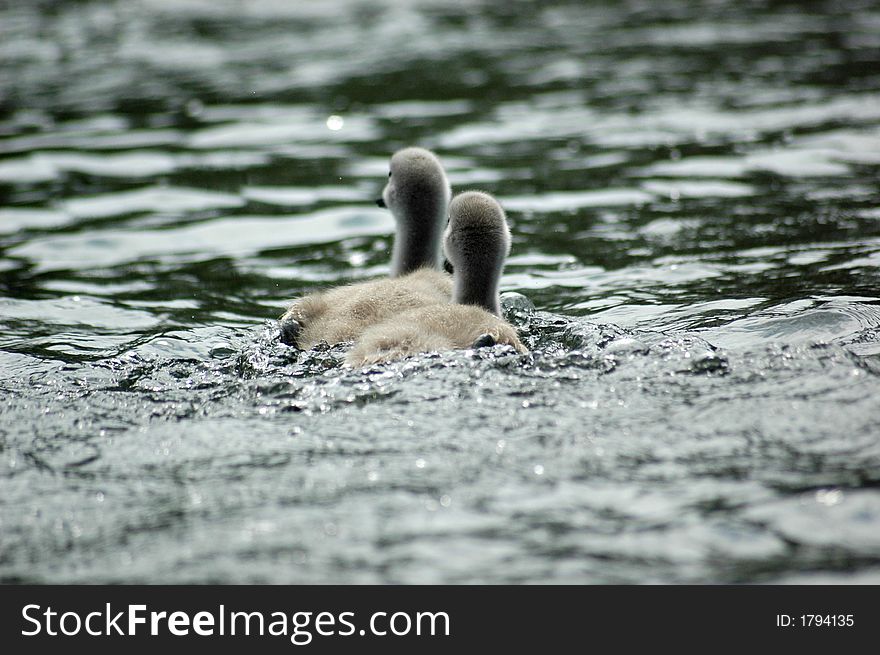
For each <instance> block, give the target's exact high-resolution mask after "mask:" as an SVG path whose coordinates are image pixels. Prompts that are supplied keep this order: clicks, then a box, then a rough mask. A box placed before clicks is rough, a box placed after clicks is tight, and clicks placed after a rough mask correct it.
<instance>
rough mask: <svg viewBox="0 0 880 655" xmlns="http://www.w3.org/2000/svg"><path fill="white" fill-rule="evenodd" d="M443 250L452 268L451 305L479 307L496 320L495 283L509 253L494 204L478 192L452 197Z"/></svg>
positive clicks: (502, 221)
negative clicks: (491, 314) (493, 315)
mask: <svg viewBox="0 0 880 655" xmlns="http://www.w3.org/2000/svg"><path fill="white" fill-rule="evenodd" d="M443 249H444V251H445V253H446V258H447V259H448V260H449V262H450V263H451V264H452V267H453V274H452V279H453V283H452V287H453V288H452V300H453V302H456V303H459V304H461V305H479V306H480V307H482V308H483V309H486V310H487V311H490V312H492V313H493V314H495V315H497V316H500V315H501V303H500V300H499V298H498V281H499V279H500V278H501V271H502V269H503V268H504V259H505V257H507V254H508V253H509V252H510V228H508V227H507V217H506V216H505V215H504V210H503V209H501V205H499V204H498V201H496V200H495V198H493V197H492V196H490V195H489V194H488V193H483V192H482V191H466V192H465V193H461V194H459V195H457V196H455V198H453V199H452V202H451V203H450V204H449V224H448V225H447V226H446V232H445V234H444V239H443Z"/></svg>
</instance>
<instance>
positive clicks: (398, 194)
mask: <svg viewBox="0 0 880 655" xmlns="http://www.w3.org/2000/svg"><path fill="white" fill-rule="evenodd" d="M390 168H391V171H390V173H389V177H388V182H387V184H386V185H385V188H384V190H383V192H382V197H381V198H380V199H379V200H377V204H378V205H379V206H380V207H387V208H388V209H390V210H391V213H392V215H393V216H394V220H395V223H396V230H395V236H394V247H393V250H392V261H391V277H390V278H386V279H381V280H372V281H368V282H361V283H356V284H350V285H346V286H342V287H337V288H335V289H330V290H328V291H324V292H319V293H315V294H311V295H308V296H306V297H304V298H301V299H299V300H297V301H296V302H294V303H293V304H292V305H291V306H290V308H289V309H288V310H287V311H286V312H285V313H284V315H283V316H282V317H281V319H280V320H281V341H282V342H283V343H286V344H288V345H291V346H297V347H299V348H301V349H304V350H305V349H309V348H311V347H313V346H314V345H315V344H317V343H318V342H320V341H326V342H327V343H329V344H337V343H342V342H344V341H352V340H354V339H356V338H357V337H358V336H359V335H360V334H361V333H362V332H363V331H364V330H365V329H366V328H367V327H369V326H370V325H372V324H374V323H377V322H381V321H383V320H385V319H386V318H389V317H391V316H394V315H395V314H397V313H399V312H402V311H406V310H408V309H411V308H414V307H420V306H423V305H427V304H431V303H438V302H449V299H450V297H451V293H452V281H451V277H450V276H449V275H448V274H447V273H445V272H443V271H442V260H443V256H442V252H441V237H442V234H443V227H444V225H445V224H446V214H447V209H448V206H449V200H450V197H451V195H452V190H451V188H450V186H449V180H448V179H447V177H446V173H445V172H444V170H443V166H442V165H441V164H440V161H439V159H438V158H437V156H436V155H434V153H432V152H431V151H429V150H425V149H424V148H416V147H411V148H404V149H403V150H399V151H397V152H395V153H394V155H393V156H392V157H391V166H390Z"/></svg>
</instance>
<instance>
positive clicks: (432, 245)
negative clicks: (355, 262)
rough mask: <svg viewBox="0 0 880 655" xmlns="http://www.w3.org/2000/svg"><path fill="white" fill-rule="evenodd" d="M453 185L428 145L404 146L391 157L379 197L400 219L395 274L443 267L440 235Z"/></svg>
mask: <svg viewBox="0 0 880 655" xmlns="http://www.w3.org/2000/svg"><path fill="white" fill-rule="evenodd" d="M451 196H452V189H451V188H450V187H449V180H448V179H446V173H445V172H444V171H443V166H442V165H441V164H440V160H439V159H437V156H436V155H435V154H434V153H433V152H431V151H429V150H425V149H424V148H404V149H403V150H398V151H397V152H396V153H394V155H393V156H392V157H391V172H390V173H389V174H388V184H386V185H385V189H384V190H383V191H382V197H381V198H380V199H379V200H377V201H376V202H377V204H378V205H379V206H380V207H387V208H388V209H390V210H391V213H392V214H393V215H394V220H395V221H396V222H397V234H396V236H395V238H394V251H393V253H392V262H391V276H392V277H397V276H399V275H404V274H406V273H410V272H412V271H414V270H416V269H419V268H424V267H428V268H434V269H437V270H440V268H441V266H442V264H443V262H442V257H441V252H440V238H441V235H442V233H443V226H444V225H445V224H446V212H447V208H448V206H449V199H450V197H451Z"/></svg>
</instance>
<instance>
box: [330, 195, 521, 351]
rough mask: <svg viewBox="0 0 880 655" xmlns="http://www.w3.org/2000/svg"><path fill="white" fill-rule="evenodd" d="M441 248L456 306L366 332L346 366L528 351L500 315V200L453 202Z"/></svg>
mask: <svg viewBox="0 0 880 655" xmlns="http://www.w3.org/2000/svg"><path fill="white" fill-rule="evenodd" d="M443 246H444V250H445V251H446V258H447V259H448V260H449V261H450V263H451V264H452V266H453V292H452V297H453V302H455V303H456V304H453V305H450V304H443V303H434V304H431V305H426V306H423V307H417V308H415V309H410V310H408V311H404V312H402V313H400V314H397V315H396V316H393V317H391V318H390V319H389V320H386V321H385V322H383V323H379V324H376V325H373V326H372V327H369V328H367V329H366V330H365V331H364V333H363V335H362V336H361V338H360V339H359V340H358V342H357V343H356V344H355V345H354V347H353V348H352V349H351V351H350V352H349V353H348V355H347V356H346V360H345V361H346V364H347V365H348V366H365V365H368V364H375V363H379V362H388V361H391V360H395V359H401V358H403V357H406V356H408V355H414V354H416V353H421V352H432V351H438V350H452V349H458V348H479V347H482V346H493V345H495V344H509V345H511V346H513V347H514V348H516V350H517V351H518V352H520V353H527V352H528V350H527V349H526V348H525V346H523V344H522V343H521V342H520V340H519V338H518V337H517V334H516V330H515V329H514V328H513V327H512V326H511V325H510V324H508V323H507V322H505V321H504V320H503V319H502V318H501V316H500V314H501V306H500V302H499V299H498V281H499V279H500V277H501V270H502V269H503V268H504V259H505V257H506V256H507V254H508V252H509V251H510V230H509V229H508V227H507V219H506V217H505V215H504V210H503V209H501V206H500V205H499V204H498V202H497V201H496V200H495V199H494V198H493V197H492V196H490V195H489V194H486V193H482V192H479V191H468V192H465V193H462V194H460V195H458V196H456V197H455V198H453V199H452V202H451V204H450V206H449V225H448V226H447V228H446V234H445V240H444V244H443Z"/></svg>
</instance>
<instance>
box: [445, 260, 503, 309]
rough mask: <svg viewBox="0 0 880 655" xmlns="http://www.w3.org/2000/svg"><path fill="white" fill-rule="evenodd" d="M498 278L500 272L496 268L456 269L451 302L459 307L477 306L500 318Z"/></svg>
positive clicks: (474, 267) (473, 267)
mask: <svg viewBox="0 0 880 655" xmlns="http://www.w3.org/2000/svg"><path fill="white" fill-rule="evenodd" d="M484 264H485V262H484ZM500 276H501V270H500V267H498V266H495V267H492V268H485V267H477V266H468V265H463V266H458V267H456V268H455V271H454V272H453V282H452V299H453V302H455V303H458V304H460V305H478V306H479V307H482V308H483V309H485V310H486V311H488V312H491V313H492V314H495V315H496V316H501V301H500V299H499V296H498V282H499V278H500Z"/></svg>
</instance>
